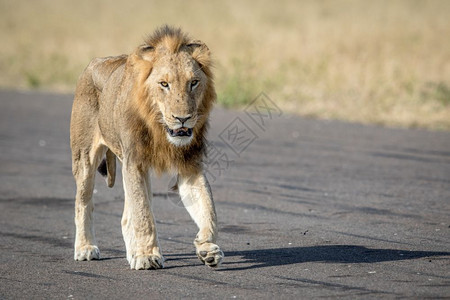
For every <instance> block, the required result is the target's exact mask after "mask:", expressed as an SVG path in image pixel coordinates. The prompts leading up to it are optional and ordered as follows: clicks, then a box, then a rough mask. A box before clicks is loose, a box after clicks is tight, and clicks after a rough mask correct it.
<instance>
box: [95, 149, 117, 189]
mask: <svg viewBox="0 0 450 300" xmlns="http://www.w3.org/2000/svg"><path fill="white" fill-rule="evenodd" d="M97 171H98V172H99V173H100V174H101V175H102V176H103V177H105V180H106V184H107V185H108V187H110V188H112V187H113V186H114V182H115V181H116V156H115V155H114V153H112V151H111V150H109V149H108V150H107V151H106V157H105V158H104V159H103V160H102V162H101V163H100V165H99V166H98V168H97Z"/></svg>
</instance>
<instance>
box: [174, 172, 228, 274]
mask: <svg viewBox="0 0 450 300" xmlns="http://www.w3.org/2000/svg"><path fill="white" fill-rule="evenodd" d="M178 188H179V192H180V197H181V200H182V201H183V204H184V206H185V207H186V209H187V211H188V212H189V214H190V215H191V217H192V219H194V221H195V223H196V224H197V226H198V228H199V232H198V234H197V237H196V238H195V240H194V245H195V248H196V252H197V256H198V258H199V259H200V260H201V261H202V262H203V263H205V264H206V265H207V266H210V267H217V266H219V265H220V263H221V262H222V259H223V257H224V255H223V252H222V250H220V248H219V246H217V245H216V238H217V217H216V211H215V208H214V202H213V198H212V194H211V189H210V187H209V184H208V180H207V179H206V177H205V176H204V175H203V174H198V175H193V176H189V177H183V176H181V175H180V176H179V177H178Z"/></svg>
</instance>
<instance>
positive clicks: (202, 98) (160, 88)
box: [132, 26, 216, 147]
mask: <svg viewBox="0 0 450 300" xmlns="http://www.w3.org/2000/svg"><path fill="white" fill-rule="evenodd" d="M132 60H133V67H134V69H135V70H137V72H138V73H139V75H138V78H137V86H136V87H135V89H136V90H137V92H138V94H137V96H136V98H137V101H138V106H139V107H138V110H139V114H140V115H141V117H142V118H143V119H145V120H146V122H147V123H149V124H151V125H150V126H153V127H155V126H159V127H160V128H159V129H160V130H163V131H164V134H165V137H166V138H167V141H169V142H170V143H171V144H172V145H175V146H177V147H183V146H189V145H190V144H191V143H192V142H193V140H195V139H196V138H200V139H202V138H203V134H204V132H203V131H204V130H205V123H206V122H207V118H208V115H209V112H210V109H211V104H212V102H213V101H214V100H215V97H216V94H215V91H214V86H213V78H212V73H211V59H210V52H209V49H208V47H206V45H205V44H203V43H202V42H200V41H192V40H190V39H189V37H188V36H187V35H186V34H184V33H182V32H181V30H179V29H173V28H170V27H167V26H165V27H162V28H160V29H158V30H157V31H156V32H155V33H154V34H153V35H151V36H150V37H148V38H147V39H146V41H145V44H144V45H142V46H140V47H138V49H137V50H136V51H135V53H134V54H133V55H132Z"/></svg>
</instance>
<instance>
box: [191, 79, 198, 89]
mask: <svg viewBox="0 0 450 300" xmlns="http://www.w3.org/2000/svg"><path fill="white" fill-rule="evenodd" d="M197 84H198V80H192V81H191V89H192V88H194V87H196V86H197Z"/></svg>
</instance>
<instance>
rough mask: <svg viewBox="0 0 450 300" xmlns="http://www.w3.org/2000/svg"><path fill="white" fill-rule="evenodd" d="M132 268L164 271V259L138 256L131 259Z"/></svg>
mask: <svg viewBox="0 0 450 300" xmlns="http://www.w3.org/2000/svg"><path fill="white" fill-rule="evenodd" d="M130 268H131V269H134V270H148V269H162V268H164V258H163V257H162V256H160V255H154V254H150V255H138V256H134V257H132V258H131V261H130Z"/></svg>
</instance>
